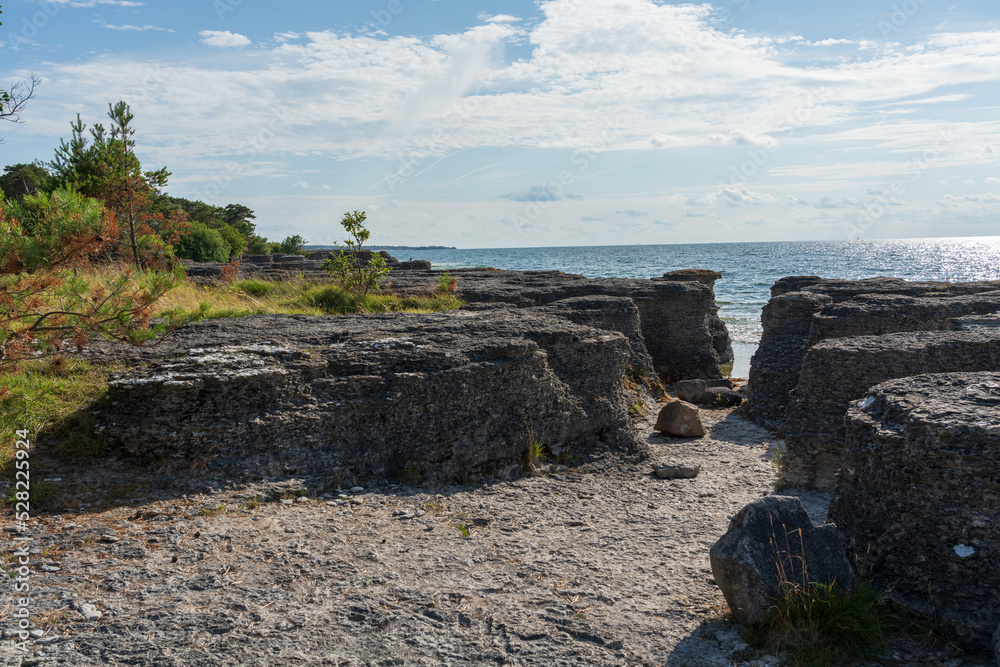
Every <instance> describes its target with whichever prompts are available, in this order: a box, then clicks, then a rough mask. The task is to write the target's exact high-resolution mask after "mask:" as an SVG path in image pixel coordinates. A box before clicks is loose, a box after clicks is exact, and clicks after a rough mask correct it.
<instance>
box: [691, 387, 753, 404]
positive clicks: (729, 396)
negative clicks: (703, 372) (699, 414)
mask: <svg viewBox="0 0 1000 667" xmlns="http://www.w3.org/2000/svg"><path fill="white" fill-rule="evenodd" d="M698 402H699V403H701V404H702V405H710V406H712V407H713V408H735V407H738V406H739V405H740V404H741V403H742V402H743V396H741V395H740V393H739V392H738V391H734V390H732V389H728V388H726V387H709V388H708V389H706V390H705V391H704V393H702V395H701V400H700V401H698Z"/></svg>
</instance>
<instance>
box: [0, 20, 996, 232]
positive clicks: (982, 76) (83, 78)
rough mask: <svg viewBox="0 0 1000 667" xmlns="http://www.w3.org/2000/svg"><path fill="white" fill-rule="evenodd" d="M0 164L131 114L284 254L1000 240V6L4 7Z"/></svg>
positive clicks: (188, 176)
mask: <svg viewBox="0 0 1000 667" xmlns="http://www.w3.org/2000/svg"><path fill="white" fill-rule="evenodd" d="M0 7H2V9H3V15H2V16H0V19H2V20H3V23H4V25H3V26H2V27H0V85H4V86H7V87H9V86H10V85H12V84H14V83H15V82H16V81H18V80H23V79H25V78H26V77H28V76H30V75H31V74H32V73H34V75H35V76H37V77H39V78H40V79H41V80H42V83H41V85H40V86H39V87H38V89H37V97H36V99H34V100H32V101H31V103H30V105H29V106H28V108H27V110H26V111H25V113H24V114H23V120H24V122H23V124H20V125H15V124H11V123H3V124H0V136H2V137H4V139H5V140H4V143H3V144H0V165H4V164H16V163H19V162H30V161H32V160H36V159H41V160H45V161H48V160H51V159H52V156H53V153H54V150H55V148H56V147H57V146H58V145H59V141H60V139H62V138H68V137H69V134H70V123H71V121H73V120H74V119H75V117H76V115H77V114H80V116H81V118H82V119H83V120H84V122H85V123H88V124H93V123H95V122H101V121H102V120H104V118H105V114H106V112H107V105H108V103H112V102H116V101H118V100H125V101H126V102H128V103H129V105H130V106H131V109H132V111H133V113H134V114H135V127H136V130H137V134H136V140H137V144H138V151H137V152H138V154H139V156H140V158H141V160H142V163H143V167H144V168H146V169H155V168H158V167H161V166H166V167H168V168H169V169H170V171H171V172H172V176H171V179H170V182H169V184H168V186H167V192H168V193H169V194H171V195H173V196H179V197H187V198H190V199H200V200H203V201H206V202H209V203H212V204H216V205H225V204H228V203H231V202H239V203H243V204H246V205H247V206H249V207H250V208H252V209H254V210H255V211H256V213H257V226H258V231H259V232H260V233H262V234H263V235H265V236H267V237H269V238H271V239H272V240H276V239H281V238H283V237H285V236H288V235H290V234H296V233H297V234H300V235H302V236H303V237H305V238H306V240H307V241H308V242H310V243H321V244H322V243H331V242H335V241H338V240H340V239H342V238H343V231H342V229H341V228H340V225H339V221H340V218H341V217H342V215H343V214H344V212H346V211H353V210H363V211H366V213H367V215H368V227H369V229H370V230H371V232H372V237H371V241H372V242H373V243H376V244H385V245H390V244H396V245H446V246H457V247H465V248H489V247H531V246H536V247H537V246H581V245H618V244H661V243H714V242H736V241H780V240H811V239H854V238H916V237H933V236H994V235H1000V6H998V5H997V3H996V0H970V1H962V0H958V1H954V0H953V1H950V2H949V1H945V2H938V1H937V0H840V1H838V2H819V3H817V2H802V1H791V0H783V1H780V0H722V1H720V2H715V3H703V4H688V3H681V2H665V1H662V0H538V1H524V0H499V1H494V2H485V1H482V0H352V1H351V2H327V3H315V2H305V1H304V0H284V1H283V2H281V3H266V4H265V3H263V2H260V0H142V1H139V0H6V1H5V2H2V3H0Z"/></svg>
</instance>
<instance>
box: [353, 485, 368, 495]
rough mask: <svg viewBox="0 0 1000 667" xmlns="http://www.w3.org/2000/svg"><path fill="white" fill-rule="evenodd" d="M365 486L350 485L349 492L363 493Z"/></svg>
mask: <svg viewBox="0 0 1000 667" xmlns="http://www.w3.org/2000/svg"><path fill="white" fill-rule="evenodd" d="M364 491H365V487H363V486H352V487H351V493H364Z"/></svg>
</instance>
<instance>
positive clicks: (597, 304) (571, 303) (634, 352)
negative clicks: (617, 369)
mask: <svg viewBox="0 0 1000 667" xmlns="http://www.w3.org/2000/svg"><path fill="white" fill-rule="evenodd" d="M477 305H479V306H483V305H501V306H509V304H483V303H482V302H480V303H479V304H477ZM532 310H535V311H537V312H541V313H550V314H552V315H555V316H556V317H560V318H565V319H567V320H569V321H570V322H573V323H575V324H582V325H583V326H588V327H593V328H595V329H603V330H605V331H617V332H619V333H621V334H623V335H624V336H625V340H626V345H627V347H628V364H629V365H630V366H631V367H632V369H633V370H634V371H638V372H639V373H641V374H642V375H645V376H647V377H655V376H656V369H655V368H654V367H653V358H652V357H650V356H649V351H648V350H647V349H646V339H645V337H644V336H643V335H642V321H641V320H640V319H639V309H638V308H637V307H636V305H635V302H634V301H632V300H631V299H627V298H625V297H618V296H578V297H573V298H570V299H563V300H562V301H556V302H554V303H551V304H549V305H547V306H540V307H538V308H535V309H532Z"/></svg>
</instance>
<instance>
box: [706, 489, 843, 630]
mask: <svg viewBox="0 0 1000 667" xmlns="http://www.w3.org/2000/svg"><path fill="white" fill-rule="evenodd" d="M709 557H710V559H711V563H712V575H713V576H714V577H715V582H716V583H717V584H718V585H719V588H720V589H721V590H722V594H723V595H724V596H725V598H726V602H727V603H729V608H730V609H731V610H732V612H733V615H734V616H735V617H736V620H737V621H739V622H740V623H741V624H743V625H751V624H754V623H758V622H760V621H762V620H764V618H765V617H766V616H767V612H768V610H769V609H770V608H771V606H772V605H773V604H774V599H775V598H777V597H780V596H781V595H782V593H783V592H784V591H785V590H787V589H788V588H789V587H790V586H796V585H805V584H809V583H820V584H832V585H833V586H834V588H835V589H836V590H838V591H840V592H841V593H851V592H853V591H854V589H855V587H856V585H857V581H856V578H855V575H854V570H852V569H851V566H850V563H849V562H848V561H847V557H846V556H845V555H844V546H843V543H842V542H841V540H840V535H839V534H838V532H837V527H836V526H833V525H831V524H825V525H822V526H813V524H812V521H810V520H809V515H808V514H806V511H805V509H804V508H803V507H802V502H801V501H800V500H799V499H798V498H794V497H785V496H768V497H766V498H762V499H761V500H758V501H756V502H753V503H750V504H749V505H747V506H746V507H744V508H743V509H741V510H740V511H739V512H738V513H737V514H736V516H734V517H733V518H732V520H731V521H730V522H729V530H727V531H726V534H725V535H723V536H722V537H720V538H719V541H718V542H716V543H715V544H714V545H713V546H712V549H711V551H710V552H709Z"/></svg>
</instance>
